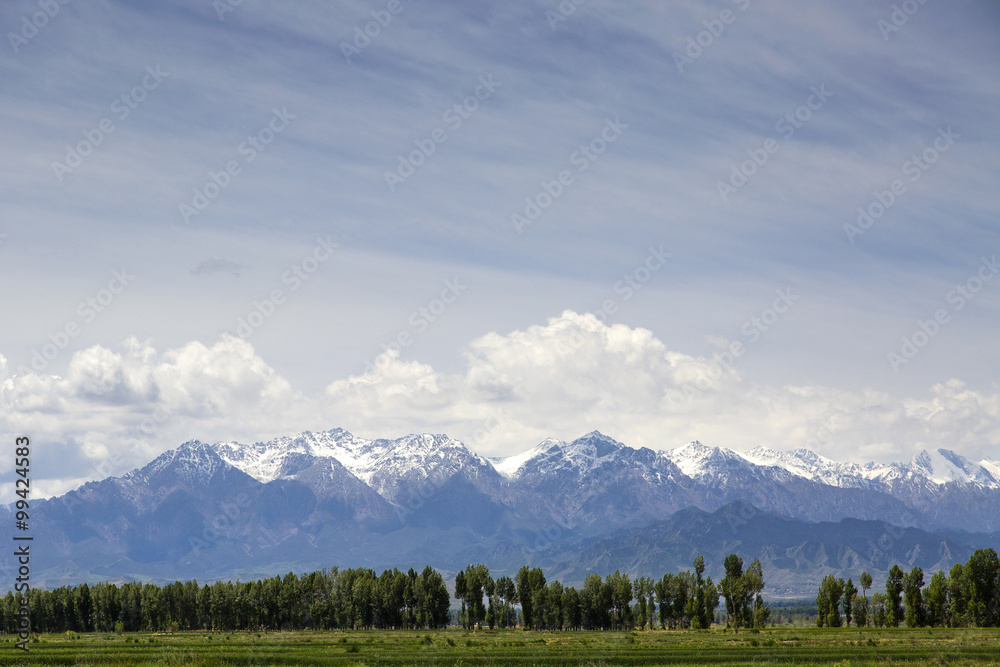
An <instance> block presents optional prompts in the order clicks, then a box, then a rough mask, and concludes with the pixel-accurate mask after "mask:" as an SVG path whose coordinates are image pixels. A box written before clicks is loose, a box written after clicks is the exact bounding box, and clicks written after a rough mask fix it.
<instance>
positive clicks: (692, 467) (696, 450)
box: [660, 440, 746, 477]
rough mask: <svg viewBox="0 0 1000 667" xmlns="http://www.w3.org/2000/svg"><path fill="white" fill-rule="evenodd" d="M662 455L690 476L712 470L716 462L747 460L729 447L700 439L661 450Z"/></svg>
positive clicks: (697, 475) (696, 475)
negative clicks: (711, 444) (711, 445)
mask: <svg viewBox="0 0 1000 667" xmlns="http://www.w3.org/2000/svg"><path fill="white" fill-rule="evenodd" d="M660 455H661V456H663V457H665V458H667V459H668V460H670V461H672V462H673V464H674V465H676V466H677V467H678V468H680V470H681V472H682V473H684V474H685V475H687V476H688V477H699V476H701V475H704V474H706V473H708V472H710V471H711V469H712V467H713V465H714V464H717V463H721V462H725V461H731V460H733V459H739V460H741V461H743V462H746V459H744V458H743V457H742V456H740V455H739V454H737V453H736V452H734V451H731V450H729V449H721V448H719V447H709V446H708V445H703V444H702V443H701V442H699V441H698V440H693V441H691V442H689V443H687V444H686V445H681V446H680V447H677V448H676V449H670V450H667V451H661V452H660Z"/></svg>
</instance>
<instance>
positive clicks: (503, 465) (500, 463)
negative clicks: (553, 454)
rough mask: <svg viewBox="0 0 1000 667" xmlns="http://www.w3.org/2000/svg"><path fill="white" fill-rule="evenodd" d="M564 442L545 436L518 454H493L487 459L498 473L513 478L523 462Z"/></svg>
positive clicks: (563, 445)
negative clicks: (493, 455)
mask: <svg viewBox="0 0 1000 667" xmlns="http://www.w3.org/2000/svg"><path fill="white" fill-rule="evenodd" d="M565 446H566V443H565V442H563V441H562V440H557V439H555V438H545V440H542V441H541V442H540V443H539V444H537V445H535V446H534V447H532V448H531V449H526V450H525V451H523V452H521V453H520V454H514V455H513V456H495V457H491V458H489V459H487V460H488V461H489V462H490V464H491V465H492V466H493V469H494V470H496V471H497V472H498V473H500V475H502V476H503V477H505V478H507V479H513V478H515V477H517V471H518V470H520V469H521V466H523V465H524V464H525V463H527V462H528V461H530V460H531V459H533V458H535V457H536V456H538V455H539V454H543V453H545V452H547V451H549V450H550V449H552V448H553V447H565Z"/></svg>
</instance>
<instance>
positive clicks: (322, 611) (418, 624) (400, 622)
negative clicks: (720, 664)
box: [0, 554, 770, 633]
mask: <svg viewBox="0 0 1000 667" xmlns="http://www.w3.org/2000/svg"><path fill="white" fill-rule="evenodd" d="M725 570H726V575H725V577H724V578H723V579H722V580H721V581H720V582H719V584H716V583H715V582H713V581H712V578H711V577H706V576H705V559H704V558H703V557H702V556H698V557H697V558H696V559H695V560H694V571H693V572H692V571H684V572H679V573H676V574H674V573H667V574H664V575H663V577H661V578H660V579H659V580H656V581H654V580H653V579H652V578H650V577H638V578H635V579H634V580H633V579H631V578H630V577H629V576H628V575H627V574H623V573H621V572H620V571H617V570H616V571H615V572H614V573H613V574H610V575H608V576H607V577H601V575H599V574H590V575H588V576H587V577H586V579H585V580H584V582H583V586H582V588H581V589H580V590H577V589H576V588H574V587H572V586H564V585H563V584H561V583H560V582H559V581H551V582H550V581H547V579H546V577H545V573H544V572H543V571H542V569H541V568H538V567H535V568H529V567H528V566H524V567H522V568H521V569H520V570H519V571H518V572H517V574H516V576H514V577H509V576H501V577H498V578H495V579H494V578H493V577H491V576H490V572H489V568H487V567H486V566H485V565H481V564H480V565H470V566H468V567H466V568H465V570H463V571H461V572H459V573H458V574H457V576H456V577H455V598H456V599H457V600H459V601H461V609H460V610H459V611H458V613H457V614H456V616H455V618H454V619H453V617H452V613H451V610H450V603H451V598H450V595H449V592H448V588H447V586H446V585H445V580H444V577H443V576H442V575H441V574H440V573H439V572H437V571H436V570H434V569H433V568H431V567H430V566H427V567H425V568H424V570H423V572H421V573H419V574H418V573H417V571H416V570H414V569H412V568H411V569H410V570H409V571H408V572H405V573H404V572H401V571H400V570H398V569H392V570H385V571H383V572H382V573H381V574H376V572H375V571H374V570H371V569H365V568H351V569H345V570H341V569H339V568H336V567H334V568H332V569H326V570H319V571H315V572H311V573H309V574H304V575H302V576H297V575H295V574H294V573H292V572H289V573H288V574H286V575H284V576H283V577H280V576H275V577H271V578H269V579H261V580H256V581H250V582H240V581H237V582H236V583H233V582H232V581H226V582H222V581H219V582H215V583H212V584H204V585H199V584H198V582H197V581H196V580H192V581H188V582H183V583H182V582H180V581H175V582H174V583H172V584H166V585H163V586H158V585H156V584H152V583H139V582H128V583H125V584H121V585H117V584H114V583H99V584H94V585H90V584H80V585H78V586H61V587H59V588H56V589H54V590H42V589H37V588H36V589H32V590H31V591H30V592H29V594H28V599H27V602H28V607H29V609H30V622H31V631H32V632H35V633H39V632H56V633H62V632H135V631H160V632H162V631H179V630H215V631H234V630H289V629H290V630H294V629H303V628H313V629H319V630H323V629H367V628H373V629H398V628H401V629H407V628H441V627H444V626H446V625H448V624H449V623H450V622H452V620H454V621H455V622H457V623H459V624H461V625H462V626H463V627H466V628H473V627H480V626H482V625H483V624H484V623H485V624H486V625H488V626H489V627H490V628H495V627H500V628H508V627H515V626H517V625H520V626H521V627H523V628H524V629H526V630H579V629H586V630H625V629H644V628H650V629H652V628H655V627H660V628H663V629H667V628H670V629H673V628H708V627H710V626H711V624H712V622H713V620H714V618H715V610H716V608H717V607H718V606H719V601H720V598H724V599H725V605H726V621H727V625H729V626H730V627H733V628H741V627H763V625H765V624H766V623H767V620H768V616H769V614H770V611H769V610H768V608H767V607H766V606H765V605H764V603H763V601H762V599H761V596H760V592H761V590H763V588H764V578H763V573H762V570H761V566H760V562H759V561H757V560H754V561H753V562H752V563H751V564H750V565H749V566H748V567H747V568H746V570H744V568H743V559H742V558H740V557H739V556H737V555H736V554H732V555H730V556H729V557H727V558H726V561H725ZM21 601H22V594H21V593H18V594H16V595H15V594H14V593H12V592H8V593H7V595H6V596H5V597H4V598H3V599H2V600H0V630H3V631H4V632H7V633H14V632H15V631H16V628H17V623H18V610H19V608H20V606H21Z"/></svg>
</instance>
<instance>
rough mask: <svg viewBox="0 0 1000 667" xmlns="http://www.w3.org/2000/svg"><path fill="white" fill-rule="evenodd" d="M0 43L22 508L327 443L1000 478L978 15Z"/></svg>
mask: <svg viewBox="0 0 1000 667" xmlns="http://www.w3.org/2000/svg"><path fill="white" fill-rule="evenodd" d="M0 29H2V32H3V34H4V40H3V44H0V120H2V122H0V145H2V146H3V155H4V159H3V160H2V162H0V313H2V326H0V442H4V441H6V442H8V443H13V441H14V439H15V438H16V437H19V436H28V437H30V438H31V442H32V454H31V456H32V458H31V466H32V468H31V475H32V479H33V481H34V485H33V490H34V492H35V493H36V494H38V495H43V496H44V495H52V494H59V493H63V492H66V491H68V490H70V489H72V488H75V487H76V486H78V485H80V484H82V483H84V482H86V481H88V480H94V479H101V478H104V477H106V476H108V475H120V474H123V473H124V472H126V471H127V470H129V469H131V468H133V467H136V466H141V465H143V464H144V463H146V462H148V461H149V460H151V459H152V458H153V457H155V456H156V455H158V454H159V453H162V452H163V451H166V450H168V449H172V448H174V447H176V446H177V445H179V444H180V443H182V442H185V441H187V440H192V439H198V440H201V441H204V442H216V441H231V440H238V441H240V442H254V441H263V440H268V439H271V438H274V437H277V436H280V435H287V434H295V433H299V432H302V431H306V430H311V431H320V430H327V429H331V428H335V427H342V428H345V429H347V430H349V431H351V432H354V433H356V434H358V435H361V436H366V437H399V436H402V435H405V434H408V433H417V432H433V433H447V434H448V435H451V436H452V437H455V438H458V439H460V440H462V441H463V442H465V443H466V444H467V445H468V446H469V447H470V448H471V449H473V450H474V451H477V452H479V453H481V454H483V455H489V456H503V455H510V454H515V453H518V452H520V451H523V450H526V449H528V448H530V447H532V446H534V445H536V444H537V443H538V442H540V441H541V440H543V439H544V438H546V437H555V438H560V439H565V440H571V439H573V438H576V437H579V436H580V435H583V434H584V433H587V432H589V431H591V430H594V429H596V430H600V431H601V432H603V433H606V434H607V435H610V436H612V437H614V438H616V439H618V440H620V441H621V442H623V443H625V444H627V445H630V446H633V447H639V446H643V447H649V448H652V449H654V450H660V449H672V448H674V447H679V446H681V445H683V444H685V443H687V442H689V441H692V440H699V441H701V442H703V443H705V444H709V445H714V446H719V447H728V448H732V449H735V450H746V449H750V448H752V447H754V446H757V445H764V446H768V447H771V448H774V449H778V450H785V449H794V448H799V447H807V448H809V449H812V450H814V451H816V452H818V453H820V454H822V455H824V456H828V457H830V458H833V459H835V460H840V461H847V460H852V461H859V462H860V461H869V460H873V461H882V462H888V461H905V460H909V458H910V457H912V456H913V455H914V454H915V453H917V452H919V451H920V450H922V449H937V448H942V447H943V448H948V449H952V450H955V451H957V452H959V453H961V454H963V455H964V456H967V457H969V458H970V459H972V460H979V459H981V458H992V459H998V458H1000V384H998V380H997V378H998V377H1000V372H998V371H1000V355H998V354H997V342H996V341H997V336H996V332H997V322H998V318H997V313H998V308H1000V277H998V275H997V274H998V272H1000V266H998V265H997V263H996V261H997V255H998V254H1000V228H998V224H997V215H996V214H997V212H998V211H1000V188H998V187H997V185H998V179H997V169H996V158H997V155H998V150H997V149H998V147H1000V124H998V123H997V115H996V110H997V108H998V106H1000V105H998V101H1000V66H998V65H1000V39H998V38H997V35H998V34H1000V5H997V4H996V3H994V2H992V1H988V0H981V1H973V0H955V1H952V2H947V3H945V2H943V1H942V0H906V1H905V2H897V3H891V2H878V1H876V2H869V1H867V0H866V1H861V0H849V1H841V0H838V1H836V2H835V1H833V0H829V1H823V2H813V3H808V4H803V5H799V4H796V5H794V6H793V5H790V4H788V3H780V2H767V1H765V0H711V1H707V0H706V1H704V2H702V1H698V0H677V1H676V2H635V3H620V2H615V1H613V0H563V1H562V2H556V1H555V0H537V1H528V2H517V3H485V2H458V1H457V0H455V1H445V0H441V1H432V0H374V1H371V2H367V1H365V2H361V1H359V2H352V1H344V2H305V1H302V2H296V1H288V2H281V3H278V2H263V1H256V0H243V1H242V2H240V1H238V0H215V1H210V0H165V1H162V2H157V3H146V2H138V1H134V2H130V1H124V0H122V1H116V0H95V1H93V2H68V1H67V0H62V1H60V0H34V1H31V0H24V1H22V0H16V1H15V0H12V1H8V2H4V3H2V5H0ZM13 467H14V460H13V457H10V458H9V459H7V460H0V477H2V480H0V500H3V501H9V500H12V499H13V498H14V495H13V477H14V472H13Z"/></svg>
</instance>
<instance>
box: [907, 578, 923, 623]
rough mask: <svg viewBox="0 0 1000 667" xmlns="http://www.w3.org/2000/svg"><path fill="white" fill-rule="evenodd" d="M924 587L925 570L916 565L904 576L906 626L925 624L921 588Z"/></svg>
mask: <svg viewBox="0 0 1000 667" xmlns="http://www.w3.org/2000/svg"><path fill="white" fill-rule="evenodd" d="M923 587H924V571H923V570H922V569H921V568H920V567H914V568H913V569H912V570H910V571H909V572H907V573H906V574H905V575H904V576H903V604H904V605H905V611H904V617H905V619H906V627H908V628H919V627H922V626H923V625H924V601H923V596H922V595H921V589H922V588H923Z"/></svg>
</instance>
